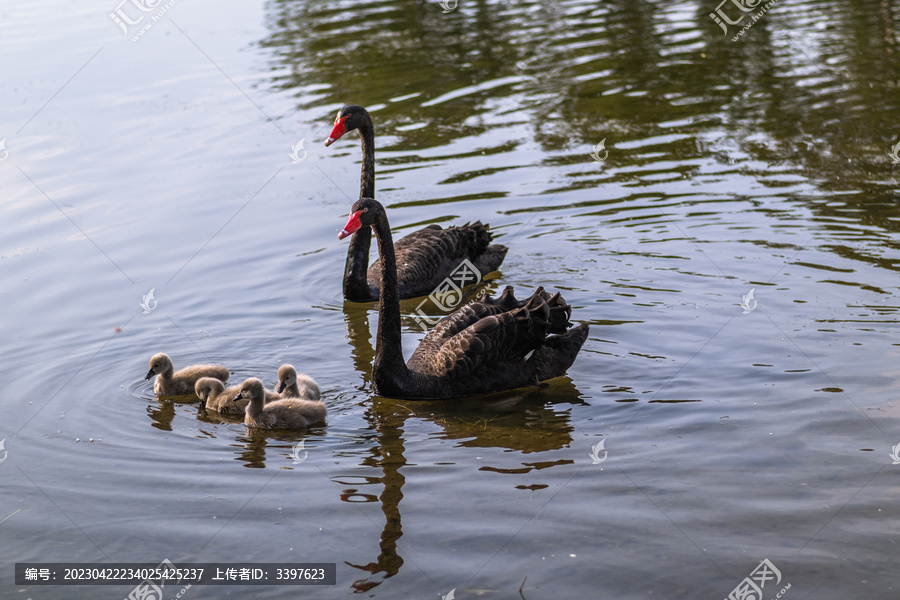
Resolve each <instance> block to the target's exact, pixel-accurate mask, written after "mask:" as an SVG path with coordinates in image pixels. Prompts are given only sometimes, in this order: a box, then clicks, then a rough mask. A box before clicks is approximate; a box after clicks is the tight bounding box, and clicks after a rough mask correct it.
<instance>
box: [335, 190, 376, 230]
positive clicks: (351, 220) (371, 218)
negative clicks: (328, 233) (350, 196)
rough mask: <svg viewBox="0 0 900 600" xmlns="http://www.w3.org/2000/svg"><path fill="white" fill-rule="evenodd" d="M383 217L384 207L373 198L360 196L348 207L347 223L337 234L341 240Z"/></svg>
mask: <svg viewBox="0 0 900 600" xmlns="http://www.w3.org/2000/svg"><path fill="white" fill-rule="evenodd" d="M382 217H384V207H383V206H382V205H381V203H380V202H378V201H377V200H375V199H374V198H360V199H359V200H357V201H356V202H355V203H354V204H353V207H352V208H351V209H350V216H349V217H347V224H346V225H344V228H343V229H342V230H341V232H340V233H339V234H338V239H340V240H342V239H344V238H345V237H347V236H348V235H353V234H354V233H356V232H357V231H359V230H360V229H362V228H363V227H371V226H372V225H374V224H375V222H376V221H378V219H380V218H382Z"/></svg>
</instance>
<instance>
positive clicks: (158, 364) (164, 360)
mask: <svg viewBox="0 0 900 600" xmlns="http://www.w3.org/2000/svg"><path fill="white" fill-rule="evenodd" d="M174 368H175V367H173V366H172V359H171V358H169V357H168V356H167V355H165V354H163V353H162V352H160V353H159V354H154V355H153V356H152V357H151V358H150V370H149V371H147V376H146V377H144V380H145V381H146V380H147V379H150V378H151V377H153V376H154V375H159V374H160V373H165V372H166V371H171V370H174Z"/></svg>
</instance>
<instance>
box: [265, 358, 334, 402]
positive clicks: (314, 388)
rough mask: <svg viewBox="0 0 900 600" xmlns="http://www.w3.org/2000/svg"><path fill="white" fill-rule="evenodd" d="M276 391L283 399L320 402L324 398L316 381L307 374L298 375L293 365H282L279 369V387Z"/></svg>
mask: <svg viewBox="0 0 900 600" xmlns="http://www.w3.org/2000/svg"><path fill="white" fill-rule="evenodd" d="M275 391H276V392H278V393H279V394H281V397H282V398H303V399H304V400H319V399H320V398H321V397H322V394H321V392H319V385H318V384H317V383H316V381H315V380H314V379H313V378H312V377H310V376H309V375H306V374H305V373H300V375H297V370H296V369H295V368H294V367H293V366H291V365H281V366H280V367H279V368H278V387H276V388H275Z"/></svg>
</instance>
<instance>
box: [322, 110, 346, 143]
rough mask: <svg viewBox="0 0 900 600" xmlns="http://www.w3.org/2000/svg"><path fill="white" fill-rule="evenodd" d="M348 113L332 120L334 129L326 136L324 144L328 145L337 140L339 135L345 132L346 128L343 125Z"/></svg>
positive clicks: (339, 137)
mask: <svg viewBox="0 0 900 600" xmlns="http://www.w3.org/2000/svg"><path fill="white" fill-rule="evenodd" d="M349 116H350V115H345V116H343V117H342V116H340V115H338V118H337V119H335V120H334V129H332V130H331V135H329V136H328V139H327V140H325V145H326V146H330V145H332V144H333V143H335V142H336V141H337V140H339V139H341V136H342V135H344V134H345V133H347V128H346V127H344V121H346V120H347V117H349Z"/></svg>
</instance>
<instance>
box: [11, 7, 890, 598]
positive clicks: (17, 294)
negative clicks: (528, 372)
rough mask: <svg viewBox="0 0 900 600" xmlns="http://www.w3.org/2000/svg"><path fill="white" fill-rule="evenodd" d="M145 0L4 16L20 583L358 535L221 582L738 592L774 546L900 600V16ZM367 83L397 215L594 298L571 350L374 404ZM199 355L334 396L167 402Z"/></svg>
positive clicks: (474, 590)
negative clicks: (479, 224) (454, 387)
mask: <svg viewBox="0 0 900 600" xmlns="http://www.w3.org/2000/svg"><path fill="white" fill-rule="evenodd" d="M748 3H749V4H754V2H752V1H750V2H748ZM148 4H153V3H152V2H145V3H144V6H146V5H148ZM450 4H451V5H452V4H456V3H455V2H451V3H450ZM160 6H165V4H161V5H160ZM760 6H761V5H760ZM719 7H720V8H721V10H722V11H723V12H724V14H725V15H727V16H728V17H729V18H730V19H731V20H736V19H737V17H738V16H739V15H740V14H741V13H740V11H739V10H738V9H737V8H736V4H734V3H731V4H728V5H727V6H726V5H725V4H722V5H719ZM118 8H119V9H120V10H121V11H123V12H124V14H126V15H128V16H129V17H130V18H131V19H132V20H134V19H136V18H137V17H138V16H140V15H145V18H144V20H143V22H142V23H141V24H138V25H133V26H128V34H127V35H126V33H125V32H124V31H123V29H121V28H120V27H119V26H118V25H116V23H115V22H114V21H113V19H112V18H110V13H115V11H116V9H117V6H116V4H115V2H113V1H110V2H109V3H108V4H104V3H103V2H100V3H94V2H92V3H87V2H67V3H64V2H57V1H54V0H37V1H32V2H24V1H21V0H19V1H13V2H6V3H3V4H0V39H2V40H3V43H2V45H0V80H2V81H3V83H4V85H3V86H2V90H3V91H2V94H3V102H2V103H0V139H3V140H4V142H3V149H0V189H2V201H0V223H2V224H3V227H2V229H3V234H2V235H0V273H2V279H0V307H2V308H0V310H2V314H3V316H4V318H3V319H2V321H0V336H2V339H3V344H2V346H0V365H2V368H0V390H2V393H0V410H2V415H3V417H2V422H0V439H3V440H4V449H3V450H2V455H0V458H2V462H0V477H2V481H3V488H2V489H3V492H2V494H0V540H2V545H3V548H4V550H3V552H2V555H3V557H4V561H3V562H4V565H3V568H2V569H0V589H2V593H0V596H2V597H3V598H7V597H9V598H22V599H25V598H35V599H37V598H53V599H56V598H60V599H62V598H65V599H72V598H78V599H81V598H110V599H113V598H122V597H125V596H126V595H127V594H128V593H129V590H130V586H117V587H102V588H101V587H23V586H16V585H15V582H14V579H13V569H12V565H13V563H15V562H27V561H44V562H52V561H69V562H107V563H124V562H153V563H157V562H159V561H161V560H162V559H164V558H168V559H169V560H171V561H173V562H174V563H176V564H177V563H184V562H216V561H220V562H334V563H336V564H337V584H336V585H335V586H328V587H316V588H306V587H299V588H294V587H290V588H285V587H274V586H273V587H261V588H254V589H253V590H252V592H248V588H238V587H213V586H206V587H194V588H191V589H190V590H188V592H187V593H185V595H184V596H183V598H185V599H186V600H193V599H195V598H196V599H201V598H224V597H245V596H246V597H250V596H249V595H248V593H252V597H254V598H296V597H302V598H345V597H352V596H353V595H354V594H359V595H364V596H366V597H373V598H385V599H393V598H426V597H431V598H439V597H441V596H446V595H447V594H448V593H449V592H450V590H452V589H453V590H455V597H456V598H459V599H465V598H498V599H499V598H504V599H505V598H516V597H523V598H527V599H528V600H536V599H540V598H548V599H549V598H553V599H559V598H595V597H603V598H621V599H626V598H627V599H631V598H634V599H638V598H648V599H649V598H709V599H717V598H724V597H727V596H728V595H729V594H730V593H731V591H732V590H733V589H735V587H736V586H738V585H739V584H740V583H741V582H742V580H743V579H744V578H745V577H747V576H748V575H750V573H751V571H753V570H754V569H755V568H756V567H757V565H759V564H760V562H761V561H762V560H763V559H766V558H767V559H768V560H769V561H770V562H771V563H772V564H773V565H774V566H775V567H777V569H778V571H779V575H780V581H779V580H775V581H772V580H767V581H766V582H765V584H766V585H765V587H764V589H763V597H764V598H767V599H768V598H775V597H776V595H777V594H778V593H779V592H780V591H781V590H782V589H783V588H784V587H785V586H786V585H787V584H790V588H789V589H788V590H787V591H786V592H785V593H784V594H783V595H782V597H783V598H787V599H788V600H790V599H791V598H798V599H799V598H823V599H832V598H834V599H837V598H872V599H882V598H884V599H888V598H897V597H898V594H900V580H898V576H897V572H898V566H900V561H898V559H897V555H898V550H897V548H898V547H900V546H898V544H900V509H898V504H897V497H898V492H900V479H898V477H900V464H892V463H894V462H897V463H900V457H898V458H897V460H893V459H892V456H891V453H892V448H893V447H894V446H898V444H900V419H898V417H900V406H898V399H897V395H896V392H895V390H896V389H897V383H898V370H900V369H898V366H897V365H898V357H900V348H898V344H900V342H898V338H897V319H898V310H900V299H898V294H900V290H898V269H900V208H898V189H900V186H898V177H900V164H898V163H900V158H898V159H897V161H896V162H892V158H891V156H890V154H891V151H892V147H894V144H896V143H897V142H898V141H900V125H898V122H897V118H896V116H897V114H898V109H900V94H898V79H897V77H898V73H900V57H898V25H900V8H898V5H897V4H896V3H892V2H888V1H887V0H881V1H877V0H871V1H862V0H857V1H854V0H830V1H814V0H797V1H793V0H780V1H779V2H776V3H774V4H773V5H772V6H771V7H770V8H769V9H768V11H767V12H765V14H763V15H762V16H760V17H759V19H758V20H757V21H756V22H755V23H753V26H752V27H751V28H749V29H747V30H746V31H744V33H743V34H742V35H741V36H740V37H739V38H738V39H737V41H732V39H731V38H732V37H734V36H737V35H738V32H739V31H740V27H742V26H743V24H744V23H748V22H750V17H749V16H747V17H746V18H745V19H744V21H743V22H742V23H741V24H739V25H736V26H735V25H728V26H727V27H728V32H727V33H725V32H723V29H722V27H720V26H719V25H718V24H717V23H716V22H715V21H714V20H713V19H712V18H710V13H714V11H715V10H716V8H717V6H716V4H715V0H713V1H712V2H680V1H677V0H669V1H653V2H651V1H641V0H627V1H625V0H619V1H606V2H585V1H584V0H570V1H556V0H547V1H544V2H531V1H520V2H503V1H484V2H476V1H474V0H460V1H459V2H458V6H457V7H456V8H455V9H453V10H450V11H449V12H443V11H442V8H441V6H440V5H439V3H438V2H437V1H436V0H427V1H394V2H390V1H381V2H362V1H361V2H350V1H343V2H335V1H327V0H326V1H318V2H312V1H286V0H285V1H267V2H261V3H260V2H221V1H220V2H210V1H203V0H179V1H177V2H175V3H174V4H172V6H171V7H170V8H169V9H168V10H167V11H165V13H164V14H162V15H161V16H160V18H159V19H158V20H157V21H156V22H152V21H151V16H152V15H153V14H156V13H154V12H149V13H142V12H141V11H140V10H139V9H138V8H137V5H136V4H134V3H128V4H127V5H126V4H121V5H119V6H118ZM154 10H157V11H158V10H160V9H159V7H157V8H156V9H154ZM748 14H749V13H748ZM754 14H755V13H754ZM151 22H152V27H150V28H149V29H146V30H145V31H144V33H143V34H142V35H140V37H137V38H136V39H137V41H132V37H134V36H137V35H138V31H139V30H140V27H141V25H142V24H146V23H151ZM723 26H724V25H723ZM346 103H355V104H362V105H364V106H367V107H368V108H369V110H370V111H371V113H372V116H373V119H374V120H375V125H376V134H377V135H376V147H377V163H376V165H377V182H376V190H377V191H376V196H377V197H378V198H379V199H380V200H381V201H382V202H383V203H384V204H385V205H386V206H387V207H388V214H389V217H390V220H391V225H392V227H393V230H394V232H395V234H396V235H403V234H405V233H408V232H410V231H413V230H415V229H417V228H419V227H421V226H422V225H423V224H426V223H439V224H442V225H452V224H460V223H464V222H467V221H476V220H482V221H484V222H487V223H490V225H491V228H492V230H493V231H494V234H495V239H496V240H497V241H499V242H500V243H502V244H505V245H507V246H508V247H509V254H508V256H507V258H506V260H505V261H504V263H503V265H502V268H501V270H500V271H499V272H498V273H495V274H494V275H493V279H491V280H490V281H489V282H488V283H487V284H486V287H487V289H488V291H490V292H492V293H496V292H498V291H500V290H502V289H503V286H506V285H513V286H515V287H516V290H517V293H518V294H519V295H520V296H522V295H524V294H527V293H528V291H529V290H532V289H534V288H535V287H536V286H538V285H544V286H545V287H547V288H548V289H554V290H560V291H562V292H563V294H564V296H565V298H566V300H567V301H568V302H569V303H570V304H571V305H572V306H573V307H574V311H573V321H574V322H586V323H590V325H591V333H590V338H589V340H588V342H587V343H586V344H585V347H584V348H583V350H582V352H581V354H580V356H579V358H578V360H577V361H576V362H575V364H574V366H573V367H572V368H571V369H570V370H569V372H568V374H567V376H565V377H561V378H558V379H555V380H552V381H550V382H548V383H547V384H546V385H544V386H542V387H540V388H538V389H526V390H518V391H516V392H513V393H509V394H501V395H499V396H496V397H491V398H487V399H483V398H482V399H472V400H469V401H465V402H457V403H434V402H432V403H415V402H400V401H394V400H390V399H385V398H380V397H376V396H374V395H373V392H372V385H371V381H370V373H371V363H372V358H373V354H374V352H373V346H374V333H375V328H376V324H377V310H376V306H375V305H374V304H353V303H345V302H344V301H343V300H342V297H341V276H342V271H343V264H344V257H345V255H346V251H347V244H346V242H340V241H338V240H337V238H336V235H335V234H336V233H337V231H338V230H339V229H340V227H341V226H342V225H343V224H344V220H345V219H346V215H347V212H348V209H349V207H350V204H351V203H352V201H353V200H354V199H355V198H356V197H357V194H358V192H357V190H358V181H359V180H358V174H359V166H360V148H359V143H358V141H357V139H356V137H355V135H348V136H346V137H345V138H344V139H341V140H340V141H339V142H337V143H336V144H334V145H333V146H331V147H329V148H325V147H324V146H323V145H322V143H321V142H322V140H323V139H324V138H325V136H326V135H327V134H328V132H329V131H330V127H331V122H332V120H333V117H334V113H335V112H336V110H337V109H338V108H340V107H341V106H342V105H343V104H346ZM301 140H302V141H303V147H302V149H299V148H297V147H296V144H297V142H298V141H301ZM601 142H602V145H601ZM292 148H297V152H296V153H295V156H296V157H298V158H302V160H300V161H299V162H295V161H293V160H292V158H291V156H289V154H290V153H291V150H292ZM592 153H593V156H592ZM895 154H896V152H895ZM151 289H152V290H153V291H154V301H155V302H157V303H158V304H156V305H155V308H154V309H153V310H152V311H150V312H148V313H146V314H145V312H144V310H143V309H142V308H141V306H139V304H140V302H141V300H142V297H143V296H144V295H145V294H147V293H148V292H150V290H151ZM751 292H752V297H751V296H750V293H751ZM418 302H419V301H409V302H404V303H403V305H402V309H403V311H404V313H405V314H406V315H407V317H408V318H407V319H405V321H404V339H405V341H404V349H405V351H406V353H407V356H408V355H409V353H411V352H412V350H413V349H414V347H415V344H416V343H417V342H418V340H419V339H421V337H422V336H423V332H422V330H421V329H420V327H419V325H418V324H417V323H416V321H415V320H414V319H413V318H412V315H413V313H414V311H415V310H416V306H417V304H418ZM160 351H163V352H167V353H168V354H170V355H171V356H172V357H173V359H174V360H175V362H176V367H178V366H184V365H187V364H191V363H195V362H220V363H223V364H226V365H228V366H229V367H230V368H231V369H232V370H233V373H234V375H233V379H234V380H236V381H238V380H241V379H243V378H246V377H251V376H259V377H261V378H262V379H263V380H264V381H265V383H266V384H268V385H272V384H273V383H274V382H275V371H276V369H277V368H278V366H279V365H280V364H282V363H292V364H294V365H296V366H297V367H298V368H299V369H300V370H302V371H305V372H307V373H309V374H311V375H312V376H313V377H315V378H316V380H317V381H318V382H319V384H320V386H321V388H322V390H323V393H324V397H325V400H326V402H327V404H328V406H329V411H330V412H329V417H328V424H327V426H325V427H320V428H316V429H313V430H310V431H308V432H284V433H280V434H261V433H256V432H249V431H247V430H246V429H245V427H244V426H243V424H241V423H240V422H231V421H228V420H223V419H218V418H216V417H215V416H213V415H211V414H207V413H206V412H205V411H204V410H202V409H200V408H199V406H198V404H196V403H189V402H174V401H171V400H165V399H157V398H155V397H154V395H153V393H152V387H151V382H145V381H144V380H143V376H144V374H145V373H146V371H147V361H148V359H149V357H150V356H151V355H152V354H153V353H155V352H160ZM301 440H302V441H303V442H304V448H305V452H307V454H306V457H307V458H306V460H304V461H302V462H300V463H297V462H296V461H295V460H294V459H293V453H294V448H295V446H296V444H297V443H298V442H300V441H301ZM601 442H602V444H603V448H602V449H600V447H599V446H598V444H600V443H601ZM592 449H594V450H592ZM898 450H900V446H898ZM592 453H593V454H594V456H596V457H597V458H598V459H600V460H599V462H598V461H595V460H593V459H592V457H591V455H592ZM895 455H896V454H895ZM595 463H596V464H595ZM167 600H169V599H168V598H167ZM754 600H758V599H756V598H755V596H754Z"/></svg>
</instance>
